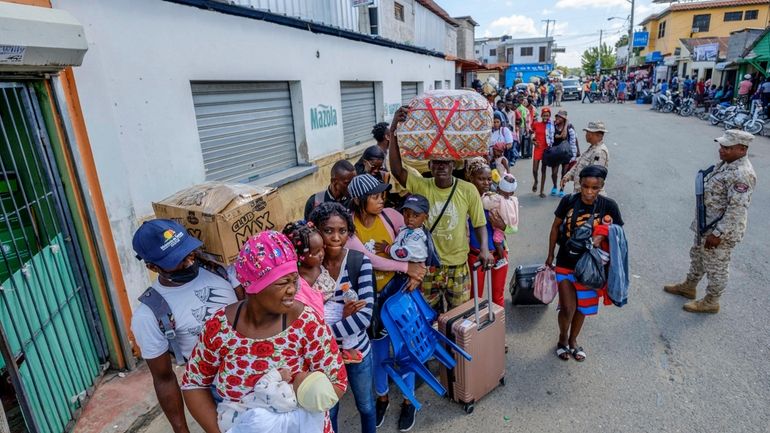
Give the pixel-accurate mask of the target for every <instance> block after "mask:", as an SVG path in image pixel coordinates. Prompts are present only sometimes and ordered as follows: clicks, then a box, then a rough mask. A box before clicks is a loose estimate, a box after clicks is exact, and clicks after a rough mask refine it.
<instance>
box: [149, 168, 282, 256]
mask: <svg viewBox="0 0 770 433" xmlns="http://www.w3.org/2000/svg"><path fill="white" fill-rule="evenodd" d="M152 208H153V210H154V211H155V216H156V217H157V218H165V219H171V220H174V221H176V222H178V223H180V224H182V225H183V226H185V228H187V232H188V233H190V234H191V235H192V236H195V237H196V238H198V239H200V240H201V241H203V251H204V253H206V255H207V256H208V258H209V259H211V260H214V261H216V262H219V263H221V264H223V265H229V264H232V263H233V262H234V261H235V259H236V258H237V257H238V251H240V249H241V246H242V245H243V243H244V242H245V241H246V239H248V238H249V237H251V236H253V235H256V234H257V233H259V232H261V231H263V230H269V229H276V230H280V228H281V227H283V224H284V223H285V219H284V215H283V210H282V206H281V202H280V199H279V198H278V191H277V190H276V189H275V188H262V187H255V186H252V185H246V184H232V183H224V182H206V183H203V184H200V185H196V186H193V187H191V188H187V189H185V190H182V191H179V192H178V193H176V194H174V195H172V196H171V197H168V198H166V199H164V200H161V201H160V202H158V203H153V204H152Z"/></svg>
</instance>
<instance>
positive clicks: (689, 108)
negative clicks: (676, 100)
mask: <svg viewBox="0 0 770 433" xmlns="http://www.w3.org/2000/svg"><path fill="white" fill-rule="evenodd" d="M694 112H695V100H694V99H693V98H692V97H689V96H688V97H686V98H682V106H681V107H680V108H679V115H680V116H683V117H689V116H692V114H693V113H694Z"/></svg>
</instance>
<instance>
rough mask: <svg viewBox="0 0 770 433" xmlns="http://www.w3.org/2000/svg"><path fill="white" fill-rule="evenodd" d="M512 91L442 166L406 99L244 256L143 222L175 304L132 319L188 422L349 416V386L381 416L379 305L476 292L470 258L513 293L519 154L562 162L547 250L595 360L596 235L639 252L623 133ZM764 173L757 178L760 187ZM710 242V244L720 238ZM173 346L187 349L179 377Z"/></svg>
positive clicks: (438, 304) (141, 252)
mask: <svg viewBox="0 0 770 433" xmlns="http://www.w3.org/2000/svg"><path fill="white" fill-rule="evenodd" d="M611 81H612V80H610V81H608V82H611ZM593 84H596V83H593ZM593 84H592V85H593ZM616 84H617V83H616ZM597 85H598V84H597ZM630 87H632V86H631V85H630V84H627V85H626V86H619V85H618V86H614V87H611V88H612V89H617V90H618V91H619V92H622V90H621V89H627V88H630ZM696 88H697V85H696ZM589 91H590V87H589ZM499 96H500V100H499V101H495V100H494V96H492V97H491V98H490V102H493V103H494V105H493V106H494V107H496V109H495V110H494V125H493V132H492V135H491V141H490V143H489V154H488V155H487V156H486V157H475V158H471V159H467V160H465V161H455V160H450V159H442V158H431V159H430V160H429V161H427V165H424V164H423V163H424V162H420V161H407V160H404V159H402V155H401V152H400V148H399V144H398V137H397V135H396V134H395V130H396V129H397V128H398V125H399V124H400V123H401V122H404V121H405V119H406V118H407V114H408V109H407V108H406V107H402V108H400V109H399V110H398V111H397V112H396V113H395V115H394V118H393V121H392V123H391V124H387V123H378V124H377V125H375V126H374V128H373V131H372V134H373V137H374V139H375V140H376V142H377V144H375V145H373V146H371V147H370V148H367V149H366V150H365V152H364V153H363V155H362V157H361V158H360V159H359V161H357V162H356V163H355V164H352V163H350V162H349V161H346V160H340V161H338V162H337V163H335V164H334V165H333V166H332V169H331V175H330V182H329V185H328V186H327V188H325V189H323V190H321V191H318V192H317V193H314V194H312V195H311V196H310V197H308V199H307V201H306V204H305V209H304V219H303V220H299V221H293V222H290V223H288V224H286V225H285V227H284V228H283V230H282V231H281V232H278V231H272V230H268V231H264V232H261V233H259V234H258V235H256V236H254V237H252V238H250V239H249V240H248V241H247V242H246V243H245V244H244V246H243V247H242V249H241V251H240V254H239V256H238V259H237V261H236V262H235V263H234V265H232V266H230V267H229V268H226V269H225V268H223V267H222V266H219V265H217V264H215V263H212V262H208V261H206V260H205V259H204V258H203V256H201V255H200V254H199V251H200V248H201V246H202V245H201V242H200V241H199V240H197V239H195V238H194V237H192V236H190V235H189V234H188V233H187V232H186V230H185V229H184V227H182V226H181V225H179V224H178V223H176V222H174V221H171V220H160V219H158V220H151V221H148V222H145V223H144V224H143V225H142V226H141V227H140V228H139V229H138V230H137V232H136V234H135V236H134V243H133V246H134V249H135V251H136V254H137V257H138V258H139V259H141V260H143V261H144V262H145V264H146V266H147V268H148V269H150V270H151V271H153V272H155V273H156V274H157V275H158V278H157V280H156V281H155V282H154V283H153V285H152V287H151V288H150V289H148V291H147V292H146V293H145V295H143V298H144V297H147V299H151V298H152V299H156V300H157V299H159V298H157V297H154V296H153V295H155V294H159V295H160V296H161V298H160V299H162V300H163V301H162V302H165V304H166V309H165V310H162V311H165V312H166V314H165V315H160V316H159V315H158V314H157V311H156V310H155V309H153V308H151V307H150V304H151V303H150V302H149V301H148V302H143V304H142V305H140V307H139V308H137V310H136V312H135V314H134V318H133V321H132V331H133V333H134V336H135V337H136V342H137V344H138V346H139V348H140V350H141V353H142V356H143V358H144V359H146V360H147V364H148V366H149V369H150V372H151V374H152V377H153V384H154V387H155V391H156V394H157V396H158V399H159V401H160V404H161V407H162V409H163V411H164V413H165V415H166V416H167V418H168V420H169V422H170V424H171V426H172V428H173V430H174V431H175V432H187V431H188V428H187V422H186V419H185V415H184V407H185V405H186V406H187V408H188V409H189V411H190V413H191V414H192V416H193V417H194V418H195V420H196V421H197V422H198V423H199V424H200V425H201V427H202V428H203V429H204V430H205V431H206V432H210V433H215V432H222V433H224V432H232V433H237V432H250V431H260V432H291V431H303V432H324V433H331V432H333V431H336V432H338V431H339V430H338V417H339V399H340V398H341V397H342V395H343V394H344V393H346V392H347V391H348V390H350V391H351V393H352V396H353V399H354V401H355V407H356V410H357V412H358V415H359V419H360V426H361V427H360V428H361V431H362V432H364V433H372V432H375V431H376V429H377V428H378V427H380V426H382V425H383V423H384V422H385V419H386V415H387V413H388V409H389V408H390V387H389V380H388V375H387V373H386V371H385V369H384V368H383V367H382V365H383V362H384V361H385V360H386V359H387V358H388V357H389V356H390V353H391V341H390V337H389V336H388V334H387V332H385V330H384V328H383V326H382V321H381V318H380V306H381V305H382V303H383V302H385V300H387V299H388V298H389V297H390V296H392V295H393V294H394V293H397V292H398V291H399V290H402V289H403V290H419V291H420V292H421V294H422V295H423V297H424V298H425V300H426V301H427V303H428V304H429V305H430V306H431V307H432V308H433V309H435V310H436V311H437V312H439V313H441V312H445V311H447V310H449V309H452V308H454V307H457V306H460V305H462V304H463V303H465V302H466V301H468V300H469V299H470V298H471V296H472V288H471V279H472V278H471V272H474V271H472V269H474V268H473V265H474V264H476V263H480V264H481V267H480V268H479V269H478V270H477V271H475V272H478V273H479V277H480V276H481V275H480V274H481V273H484V272H490V273H491V286H490V287H486V286H485V284H484V283H483V281H484V279H483V278H478V279H477V280H478V281H480V282H481V283H479V284H480V285H479V287H478V293H477V295H478V296H479V297H480V296H483V294H484V291H486V290H489V291H491V298H492V300H493V302H494V303H495V304H498V305H500V306H503V305H504V302H505V301H504V290H505V287H506V282H507V278H508V268H509V263H508V244H507V240H506V235H508V234H512V233H516V230H517V229H518V223H519V218H520V215H519V209H518V201H517V197H516V193H517V185H518V182H517V181H516V179H515V177H514V176H513V174H512V173H511V170H510V168H511V167H512V166H513V164H515V163H516V161H517V160H518V159H520V158H530V157H531V158H532V160H533V164H532V175H533V178H534V182H533V187H532V193H536V194H538V195H539V197H541V198H544V197H546V194H545V183H546V171H547V169H548V168H549V167H550V169H551V181H552V188H551V191H550V195H551V196H555V197H560V201H559V203H558V205H557V206H556V209H555V211H554V219H553V223H552V226H551V230H550V233H548V239H549V242H548V249H547V252H546V257H547V258H546V260H545V264H544V266H545V267H548V268H551V269H553V271H554V272H555V281H556V284H557V285H558V294H559V307H560V308H559V313H558V320H557V326H556V328H557V330H558V331H557V335H558V337H557V338H555V340H556V345H555V350H554V352H555V355H556V356H557V357H558V358H559V359H561V360H564V361H568V360H570V359H574V360H575V361H578V362H583V361H585V360H586V358H587V356H588V355H587V351H586V350H585V349H584V348H583V346H582V345H581V344H580V343H579V341H578V338H579V336H580V332H581V329H582V327H583V323H584V320H585V316H587V315H593V314H596V313H597V309H598V304H599V302H600V298H601V297H602V296H604V298H605V304H606V303H608V300H607V296H606V292H604V289H603V288H600V289H594V288H590V287H588V286H587V285H585V284H583V283H581V282H580V281H581V280H580V279H579V278H576V272H575V269H576V265H577V262H578V258H580V257H581V255H582V254H584V253H585V252H586V251H587V250H588V249H591V248H594V249H596V250H597V251H599V255H600V257H601V259H602V263H603V266H606V265H607V264H608V263H609V269H610V271H609V272H619V273H620V274H621V275H625V276H626V278H627V273H628V272H627V263H616V261H622V259H616V258H614V257H610V250H611V247H610V245H611V244H613V242H617V239H618V236H617V230H621V229H620V228H621V227H622V226H623V224H624V221H623V217H622V216H621V213H620V209H619V207H618V205H617V203H616V202H615V201H614V200H612V199H611V198H609V197H607V195H606V192H605V190H604V186H605V182H606V179H607V177H608V173H609V172H608V165H609V159H610V158H609V150H608V148H607V146H605V145H604V136H605V134H606V133H607V132H608V131H607V128H606V126H605V124H604V123H603V122H600V121H596V122H589V123H588V124H587V125H586V126H585V127H584V128H583V132H584V139H585V142H586V143H587V146H586V148H585V149H584V150H583V151H582V152H581V151H580V147H579V143H578V142H579V140H578V133H577V130H576V128H575V127H574V126H573V125H572V123H571V122H570V121H569V116H568V113H567V111H565V110H558V111H557V112H556V114H555V115H554V116H552V112H551V108H550V107H547V106H544V107H540V109H539V110H538V109H537V108H536V107H535V105H536V104H534V101H533V99H532V96H531V95H529V94H528V90H523V91H521V92H516V91H510V92H503V94H501V95H499ZM557 101H558V99H557ZM739 141H740V142H741V143H743V142H746V138H745V137H743V136H740V137H739V138H733V139H732V141H731V142H730V143H727V142H725V143H720V144H722V146H728V145H729V146H733V147H734V148H737V147H741V148H742V149H743V150H744V153H743V154H738V153H736V154H735V158H734V159H733V160H737V159H739V158H741V157H743V156H745V149H746V148H747V147H746V146H747V145H743V144H736V143H738V142H739ZM748 142H750V141H748ZM739 150H740V149H739ZM736 152H737V151H736ZM720 155H721V153H720ZM746 162H747V161H746ZM748 167H749V168H750V165H749V166H748ZM570 183H572V186H573V188H572V192H570V191H569V188H568V186H569V184H570ZM742 185H743V184H742ZM741 188H743V187H741ZM751 188H753V182H752V183H751V185H746V190H750V189H751ZM736 191H738V190H736ZM741 191H743V192H745V191H744V190H740V191H738V192H741ZM747 204H748V203H746V205H747ZM744 228H745V223H744ZM723 230H727V229H723ZM698 242H700V239H699V240H698ZM709 242H712V243H713V242H715V241H714V240H713V239H712V240H711V241H709ZM736 242H737V241H736ZM734 243H735V242H733V243H730V242H726V243H724V244H723V249H722V250H718V251H719V252H720V254H722V255H724V254H725V253H724V252H723V251H727V254H729V250H725V248H731V247H732V246H734ZM557 247H558V249H557ZM705 248H710V247H709V245H707V246H706V247H705ZM697 253H698V254H701V255H705V256H704V257H706V256H707V257H711V256H710V255H708V254H710V253H711V252H710V250H709V251H706V252H704V251H703V250H698V251H697ZM693 257H695V256H693ZM698 257H701V256H698ZM625 260H627V258H626V259H625ZM699 260H705V259H704V258H699ZM699 263H700V264H694V265H693V266H694V268H693V269H694V270H691V272H690V274H689V275H688V277H687V280H686V282H685V283H682V284H681V285H675V286H671V287H667V289H666V290H667V291H670V292H671V293H675V294H680V295H682V296H686V297H694V284H696V283H697V280H698V279H699V278H700V277H701V276H702V275H703V273H704V272H706V271H704V270H703V265H702V263H701V262H699ZM624 266H625V271H624V270H623V267H624ZM613 269H614V271H613ZM709 277H710V278H712V275H711V274H709ZM715 281H716V283H715V284H716V285H715V287H716V288H715V289H713V290H711V291H710V292H709V295H708V296H711V298H709V299H707V302H706V304H708V305H707V306H706V307H707V308H706V307H703V306H701V307H697V306H696V307H693V309H694V310H695V311H698V308H706V309H708V308H711V309H712V310H713V309H714V307H713V302H714V299H718V295H719V293H721V290H723V289H724V287H723V284H722V285H721V286H719V284H720V281H722V280H719V279H715ZM626 284H627V283H626ZM717 286H718V287H717ZM710 287H711V286H710ZM698 302H700V301H698ZM698 305H700V304H698ZM704 305H705V304H704ZM716 308H717V310H718V307H716ZM172 312H173V313H172ZM711 312H713V311H711ZM506 349H507V348H506ZM172 354H173V356H174V358H175V359H176V361H177V363H180V364H181V363H186V368H185V373H184V376H183V378H182V382H181V386H180V385H179V384H178V383H177V379H176V376H175V374H174V372H173V368H172ZM403 383H404V384H405V386H406V387H407V388H408V389H410V390H411V391H413V390H414V387H415V377H414V375H413V374H406V375H404V377H403ZM402 389H403V388H402ZM412 395H413V393H412ZM400 400H401V401H400V411H399V413H398V418H397V425H398V428H399V430H400V431H408V430H410V429H411V428H412V427H413V426H414V425H415V420H416V412H417V411H416V409H415V406H414V404H413V403H412V402H411V401H410V400H409V399H408V398H407V397H404V396H403V395H401V396H400ZM300 426H301V430H300Z"/></svg>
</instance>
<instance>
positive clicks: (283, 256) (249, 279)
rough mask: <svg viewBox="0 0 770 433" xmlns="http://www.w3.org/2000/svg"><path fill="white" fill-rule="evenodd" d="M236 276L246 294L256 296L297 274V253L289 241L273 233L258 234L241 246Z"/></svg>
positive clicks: (267, 231) (272, 231) (281, 235)
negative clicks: (277, 282) (282, 279)
mask: <svg viewBox="0 0 770 433" xmlns="http://www.w3.org/2000/svg"><path fill="white" fill-rule="evenodd" d="M235 272H236V274H237V275H238V281H240V282H241V285H242V286H243V288H244V290H246V293H250V294H257V293H259V292H261V291H262V290H264V289H265V288H267V287H268V286H269V285H271V284H273V283H274V282H276V281H277V280H279V279H281V278H283V277H285V276H286V275H289V274H291V273H296V272H297V253H296V252H295V251H294V247H293V246H292V245H291V242H289V239H288V238H287V237H286V236H284V235H283V234H281V233H278V232H277V231H274V230H266V231H263V232H260V233H259V234H258V235H256V236H252V237H251V238H249V239H248V240H247V241H246V243H244V244H243V247H242V248H241V252H240V253H238V260H237V261H236V262H235Z"/></svg>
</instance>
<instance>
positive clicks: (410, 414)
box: [398, 402, 417, 431]
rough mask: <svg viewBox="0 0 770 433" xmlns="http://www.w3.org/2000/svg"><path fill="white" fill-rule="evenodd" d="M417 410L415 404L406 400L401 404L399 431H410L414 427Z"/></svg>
mask: <svg viewBox="0 0 770 433" xmlns="http://www.w3.org/2000/svg"><path fill="white" fill-rule="evenodd" d="M416 412H417V410H416V409H415V408H414V405H413V404H408V403H407V402H404V403H403V404H402V405H401V415H399V417H398V430H399V431H409V430H411V429H412V427H414V415H415V414H416Z"/></svg>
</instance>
